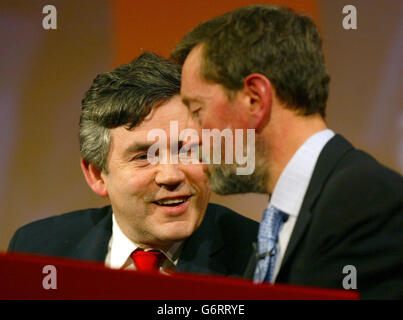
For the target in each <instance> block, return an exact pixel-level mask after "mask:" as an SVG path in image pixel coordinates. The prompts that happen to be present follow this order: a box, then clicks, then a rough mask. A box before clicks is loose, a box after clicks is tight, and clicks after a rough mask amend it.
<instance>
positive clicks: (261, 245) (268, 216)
mask: <svg viewBox="0 0 403 320" xmlns="http://www.w3.org/2000/svg"><path fill="white" fill-rule="evenodd" d="M287 219H288V215H287V214H286V213H284V212H282V211H280V210H278V209H277V208H275V207H273V206H269V208H267V209H265V211H264V213H263V219H262V222H261V223H260V226H259V233H258V248H257V249H258V257H259V260H258V262H257V266H256V270H255V276H254V281H255V282H263V281H266V282H273V280H274V279H273V274H274V266H275V265H276V259H277V256H278V253H277V248H276V247H277V242H278V235H279V232H280V229H281V226H282V225H283V223H284V222H285V221H287Z"/></svg>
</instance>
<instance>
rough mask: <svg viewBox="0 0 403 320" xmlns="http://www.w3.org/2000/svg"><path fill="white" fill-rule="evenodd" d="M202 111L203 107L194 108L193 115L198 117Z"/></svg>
mask: <svg viewBox="0 0 403 320" xmlns="http://www.w3.org/2000/svg"><path fill="white" fill-rule="evenodd" d="M200 111H201V107H198V108H196V109H194V110H192V116H193V117H198V116H199V113H200Z"/></svg>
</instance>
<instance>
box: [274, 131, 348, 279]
mask: <svg viewBox="0 0 403 320" xmlns="http://www.w3.org/2000/svg"><path fill="white" fill-rule="evenodd" d="M352 149H353V146H352V145H351V144H350V143H349V142H348V141H347V140H346V139H344V138H343V137H342V136H341V135H338V134H337V135H335V136H334V137H333V138H332V139H331V140H330V141H329V142H328V143H327V144H326V145H325V147H324V148H323V150H322V152H321V154H320V155H319V158H318V161H317V163H316V166H315V170H314V172H313V175H312V178H311V181H310V183H309V187H308V190H307V192H306V194H305V198H304V202H303V203H302V207H301V210H300V212H299V214H298V218H297V222H296V224H295V226H294V230H293V232H292V234H291V238H290V241H289V243H288V246H287V249H286V252H285V254H284V258H283V261H282V264H281V269H280V273H281V270H282V269H284V266H286V265H287V263H289V261H290V259H291V257H292V255H293V253H294V252H295V250H296V248H297V246H298V244H299V243H300V241H301V239H302V236H303V235H304V233H305V231H306V229H307V227H308V225H309V222H310V220H311V218H312V216H313V212H312V209H313V206H314V204H315V201H316V199H317V198H318V197H319V195H320V194H321V192H322V189H323V187H324V185H325V183H326V181H327V180H328V179H329V176H330V175H331V173H332V172H333V170H334V168H335V167H336V165H337V163H338V162H339V161H340V159H341V158H342V157H343V156H344V154H345V153H346V152H348V151H350V150H352ZM279 276H280V275H279Z"/></svg>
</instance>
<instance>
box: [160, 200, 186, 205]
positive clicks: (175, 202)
mask: <svg viewBox="0 0 403 320" xmlns="http://www.w3.org/2000/svg"><path fill="white" fill-rule="evenodd" d="M184 201H185V199H166V200H161V201H157V203H158V204H161V205H166V204H178V203H182V202H184Z"/></svg>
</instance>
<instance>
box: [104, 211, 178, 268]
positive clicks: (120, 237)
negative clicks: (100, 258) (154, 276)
mask: <svg viewBox="0 0 403 320" xmlns="http://www.w3.org/2000/svg"><path fill="white" fill-rule="evenodd" d="M182 244H183V241H179V242H177V243H175V244H174V245H173V246H172V247H171V248H169V250H168V251H162V252H163V253H164V255H165V257H166V259H164V261H163V263H162V265H161V271H163V270H175V267H176V265H177V263H178V260H179V254H180V251H181V248H182ZM137 248H141V247H140V246H139V245H138V244H136V243H134V242H133V241H131V240H130V239H129V238H128V237H126V235H125V234H124V233H123V232H122V230H121V229H120V227H119V225H118V223H117V221H116V218H115V215H114V214H112V236H111V238H110V240H109V245H108V253H107V255H106V258H105V265H106V266H107V267H109V268H113V269H131V270H135V269H136V267H135V265H134V263H133V260H132V258H131V257H130V255H131V253H132V252H133V251H134V250H136V249H137ZM145 250H146V251H147V249H145ZM149 250H152V249H149Z"/></svg>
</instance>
